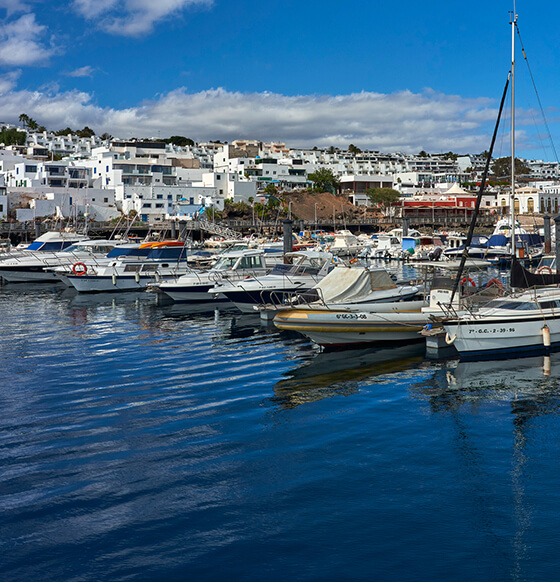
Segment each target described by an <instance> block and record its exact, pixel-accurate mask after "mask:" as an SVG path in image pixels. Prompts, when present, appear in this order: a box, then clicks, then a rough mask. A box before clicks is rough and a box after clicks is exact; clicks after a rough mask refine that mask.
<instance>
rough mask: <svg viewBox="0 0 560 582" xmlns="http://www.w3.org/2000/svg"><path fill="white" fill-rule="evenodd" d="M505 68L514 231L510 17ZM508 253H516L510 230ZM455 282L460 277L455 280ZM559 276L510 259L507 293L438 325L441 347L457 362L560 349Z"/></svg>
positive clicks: (513, 109) (512, 85) (513, 57)
mask: <svg viewBox="0 0 560 582" xmlns="http://www.w3.org/2000/svg"><path fill="white" fill-rule="evenodd" d="M511 26H512V63H511V71H510V78H511V112H512V114H511V205H510V206H511V222H510V224H511V225H515V205H514V203H513V201H514V193H515V164H514V161H515V115H514V112H515V90H514V87H515V84H514V81H515V31H516V28H517V15H516V14H515V13H514V14H512V19H511ZM511 248H512V249H515V248H516V238H515V228H511ZM459 276H460V275H459ZM558 283H560V276H557V275H537V274H533V273H529V272H528V271H526V270H525V269H524V268H523V266H522V265H521V264H520V263H519V260H518V257H516V254H515V253H513V256H512V274H511V287H512V289H513V291H512V292H511V293H510V294H508V295H507V296H502V297H499V298H496V299H494V300H492V301H490V303H488V304H487V305H486V306H485V307H482V308H480V310H479V311H472V312H471V311H464V312H461V313H459V314H456V315H455V316H452V317H450V318H448V319H447V320H446V321H444V322H443V326H444V328H445V331H446V333H447V336H446V339H447V343H450V344H453V345H454V346H455V348H456V349H457V351H458V352H459V354H460V356H461V357H462V358H470V359H493V358H499V357H512V356H516V355H523V356H528V355H534V354H539V353H546V352H548V351H549V350H551V349H552V348H554V347H560V288H559V287H558Z"/></svg>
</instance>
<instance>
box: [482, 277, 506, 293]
mask: <svg viewBox="0 0 560 582" xmlns="http://www.w3.org/2000/svg"><path fill="white" fill-rule="evenodd" d="M490 287H497V288H498V295H502V293H503V292H504V284H503V283H502V282H501V281H500V280H499V279H495V278H494V279H490V281H488V283H486V288H487V289H488V288H490Z"/></svg>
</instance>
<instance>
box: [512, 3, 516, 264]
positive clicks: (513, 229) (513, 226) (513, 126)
mask: <svg viewBox="0 0 560 582" xmlns="http://www.w3.org/2000/svg"><path fill="white" fill-rule="evenodd" d="M516 25H517V14H515V2H514V3H513V12H512V13H511V203H510V215H511V253H512V256H513V257H515V255H516V252H515V27H516Z"/></svg>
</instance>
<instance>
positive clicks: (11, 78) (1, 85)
mask: <svg viewBox="0 0 560 582" xmlns="http://www.w3.org/2000/svg"><path fill="white" fill-rule="evenodd" d="M20 75H21V71H11V72H10V73H7V74H5V75H1V76H0V97H2V96H3V95H6V94H7V93H10V91H12V90H13V89H14V88H15V86H16V84H17V80H18V79H19V77H20Z"/></svg>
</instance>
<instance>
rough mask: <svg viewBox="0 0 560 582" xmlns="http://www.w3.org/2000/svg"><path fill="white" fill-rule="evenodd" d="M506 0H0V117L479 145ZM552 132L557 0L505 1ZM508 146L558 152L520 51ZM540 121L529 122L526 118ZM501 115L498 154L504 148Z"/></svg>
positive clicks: (486, 131)
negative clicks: (513, 140)
mask: <svg viewBox="0 0 560 582" xmlns="http://www.w3.org/2000/svg"><path fill="white" fill-rule="evenodd" d="M512 8H513V5H512V2H511V1H510V0H508V1H505V0H494V1H493V2H484V3H483V2H478V1H471V2H469V3H465V2H461V3H459V2H448V1H446V2H444V1H441V0H432V1H431V2H427V3H418V2H412V1H410V0H401V1H400V2H379V1H370V2H358V1H357V0H347V1H346V2H334V1H333V0H323V1H322V2H319V1H316V0H307V1H303V2H296V1H294V0H283V1H280V0H269V2H268V3H266V2H257V1H255V0H236V1H232V0H68V1H66V2H60V1H57V2H55V1H53V0H0V120H1V121H4V122H12V123H13V122H16V121H17V118H18V117H19V115H20V113H27V114H28V115H30V116H31V117H33V118H34V119H36V120H37V121H38V122H39V123H40V124H43V125H45V126H47V128H49V129H55V130H56V129H61V128H63V127H66V126H70V127H72V128H75V129H80V128H82V127H84V126H85V125H89V126H90V127H92V128H93V129H94V130H95V131H96V132H97V133H103V132H109V133H111V134H112V135H115V136H118V137H122V138H127V137H133V136H135V137H158V136H160V137H168V136H169V135H177V134H179V135H186V136H188V137H191V138H192V139H194V140H196V141H204V140H209V139H213V140H216V139H221V140H228V141H231V140H233V139H236V138H252V139H261V140H266V141H270V140H275V141H285V142H286V143H287V144H288V145H290V146H293V147H297V146H301V147H311V146H314V145H316V146H319V147H321V146H330V145H334V146H336V147H347V146H348V144H350V143H354V144H355V145H358V146H359V147H363V148H368V149H379V150H381V151H403V152H408V153H415V152H418V151H420V150H421V149H425V150H427V151H430V152H439V151H449V150H452V151H456V152H458V153H467V152H473V153H478V152H480V151H482V150H484V149H487V147H488V145H489V142H490V136H491V130H492V127H493V123H494V120H495V116H496V108H497V104H498V100H499V96H500V95H501V91H502V88H503V85H504V83H505V79H506V76H507V71H508V69H509V60H510V34H511V33H510V26H509V16H508V11H510V10H512ZM517 12H518V13H519V15H520V16H519V26H520V29H521V34H522V37H523V42H524V44H525V47H526V49H527V52H528V57H529V62H530V64H531V68H532V71H533V75H534V77H535V80H536V83H537V88H538V90H539V93H540V97H541V101H542V103H543V106H544V108H545V109H546V112H547V120H548V123H549V126H550V129H551V131H552V134H553V138H554V139H555V138H556V136H558V137H560V128H559V127H558V124H557V116H558V111H557V110H556V107H557V96H558V89H559V87H558V81H557V79H556V75H555V71H556V70H558V64H559V63H558V60H559V58H560V53H559V51H558V48H559V47H558V41H557V31H556V29H555V23H556V22H557V20H558V16H559V15H560V4H559V3H556V2H551V1H548V2H541V3H539V6H538V9H535V5H534V4H530V3H528V2H526V0H523V1H519V2H517ZM518 65H519V66H518V84H517V85H518V91H517V96H518V107H519V110H518V113H517V115H518V134H517V140H518V152H519V154H520V155H524V156H526V157H530V158H544V159H550V160H552V159H555V155H554V153H553V151H552V150H551V148H550V145H549V143H550V142H549V140H548V139H543V138H542V136H541V137H539V136H538V135H537V134H538V133H539V132H542V131H543V126H542V123H540V120H539V116H540V113H539V111H538V103H537V100H536V98H535V97H534V93H533V90H532V88H531V86H530V80H529V79H528V75H527V72H526V70H527V69H526V66H525V65H524V63H523V62H521V59H520V62H519V63H518ZM535 119H536V122H537V124H539V123H540V125H535V121H534V120H535ZM507 144H508V137H507V126H506V125H504V130H503V131H502V133H501V136H500V138H499V140H498V144H497V147H498V150H497V152H496V153H497V154H498V155H508V152H509V149H508V145H507Z"/></svg>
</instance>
